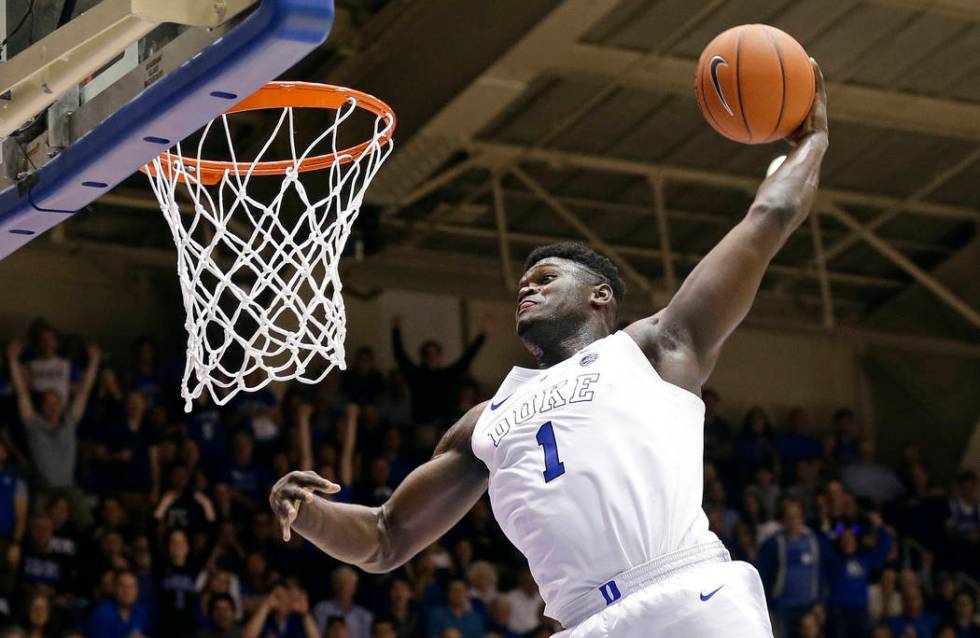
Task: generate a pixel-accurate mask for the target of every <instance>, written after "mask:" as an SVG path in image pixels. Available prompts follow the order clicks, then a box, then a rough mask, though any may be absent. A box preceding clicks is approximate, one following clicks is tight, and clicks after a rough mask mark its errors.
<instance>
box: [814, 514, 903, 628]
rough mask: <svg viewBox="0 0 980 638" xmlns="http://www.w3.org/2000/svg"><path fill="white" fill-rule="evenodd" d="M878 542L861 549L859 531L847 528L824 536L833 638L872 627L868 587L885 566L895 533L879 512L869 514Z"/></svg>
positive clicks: (829, 612)
mask: <svg viewBox="0 0 980 638" xmlns="http://www.w3.org/2000/svg"><path fill="white" fill-rule="evenodd" d="M868 518H869V519H870V520H871V523H872V525H874V531H875V532H876V535H877V542H876V543H875V545H874V547H873V548H872V549H871V550H870V551H866V552H860V551H859V549H860V548H859V543H858V532H857V531H855V530H853V529H850V528H847V529H845V530H844V531H843V532H842V533H841V534H840V536H839V537H838V538H837V542H836V543H834V542H832V541H831V540H830V539H829V538H828V537H827V536H826V535H825V536H822V537H821V540H822V548H823V549H822V553H823V557H824V568H825V573H826V578H827V586H828V588H829V590H830V597H829V600H828V601H827V608H828V616H829V618H828V620H829V623H828V625H829V632H828V636H829V637H830V638H849V637H850V636H865V635H867V634H868V632H869V631H870V628H869V626H868V625H869V618H868V588H869V585H870V582H869V581H870V575H871V573H872V572H873V571H875V570H878V569H881V568H882V567H883V566H884V564H885V562H886V561H887V560H888V554H889V552H891V548H892V535H891V533H889V532H888V530H886V529H885V528H884V527H883V526H882V521H881V516H880V515H879V514H878V513H877V512H872V513H871V514H869V515H868Z"/></svg>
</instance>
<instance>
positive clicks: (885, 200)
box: [468, 141, 980, 223]
mask: <svg viewBox="0 0 980 638" xmlns="http://www.w3.org/2000/svg"><path fill="white" fill-rule="evenodd" d="M468 147H469V148H470V149H471V150H472V151H473V152H474V153H479V154H480V161H483V162H487V163H488V164H494V165H498V164H500V163H502V162H504V161H512V160H513V159H516V158H520V159H522V160H525V161H534V162H544V163H547V164H549V165H552V166H559V167H566V168H578V169H586V170H595V171H603V172H609V173H626V174H630V175H638V176H642V177H649V176H656V175H662V176H663V177H665V178H666V179H668V180H675V181H679V182H690V183H694V184H705V185H707V186H714V187H718V188H729V189H733V190H740V191H743V192H747V193H755V191H756V189H757V188H758V187H759V184H760V183H761V181H762V180H761V178H759V179H757V178H752V177H742V176H740V175H730V174H727V173H720V172H717V171H706V170H699V169H694V168H685V167H679V166H672V165H669V164H655V163H652V162H638V161H635V160H627V159H619V158H615V157H607V156H605V155H590V154H586V153H571V152H568V151H558V150H552V149H541V148H530V147H527V146H520V145H516V144H497V143H493V142H481V141H473V142H470V143H469V144H468ZM820 192H821V193H822V194H823V195H824V196H825V197H828V198H830V199H832V200H834V201H836V202H837V203H838V204H842V205H847V206H864V207H871V208H878V209H889V208H893V207H898V208H900V209H901V210H904V211H906V212H909V213H915V214H917V215H922V216H925V217H941V218H946V219H962V220H968V221H972V222H977V223H980V210H976V209H973V208H968V207H965V206H951V205H947V204H937V203H933V202H924V201H905V200H903V199H901V198H898V197H889V196H886V195H873V194H870V193H860V192H855V191H847V190H839V189H834V188H822V189H821V191H820Z"/></svg>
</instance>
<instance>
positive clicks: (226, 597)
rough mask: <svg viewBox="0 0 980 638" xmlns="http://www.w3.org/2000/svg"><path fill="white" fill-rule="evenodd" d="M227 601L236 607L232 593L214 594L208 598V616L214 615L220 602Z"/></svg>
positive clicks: (233, 607)
mask: <svg viewBox="0 0 980 638" xmlns="http://www.w3.org/2000/svg"><path fill="white" fill-rule="evenodd" d="M220 602H226V603H228V604H229V605H231V608H232V609H235V608H236V607H235V599H234V598H232V597H231V595H230V594H214V595H212V596H211V597H210V598H209V599H208V617H210V616H212V615H214V608H215V607H217V606H218V603H220Z"/></svg>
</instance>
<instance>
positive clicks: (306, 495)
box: [278, 485, 313, 503]
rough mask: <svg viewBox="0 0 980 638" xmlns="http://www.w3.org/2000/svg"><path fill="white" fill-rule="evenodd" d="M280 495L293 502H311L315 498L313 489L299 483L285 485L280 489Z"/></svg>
mask: <svg viewBox="0 0 980 638" xmlns="http://www.w3.org/2000/svg"><path fill="white" fill-rule="evenodd" d="M278 497H279V498H281V499H284V500H289V501H293V502H297V501H298V502H300V503H309V502H310V501H312V500H313V490H312V489H311V488H307V487H299V486H298V485H283V486H282V487H281V488H280V489H279V493H278Z"/></svg>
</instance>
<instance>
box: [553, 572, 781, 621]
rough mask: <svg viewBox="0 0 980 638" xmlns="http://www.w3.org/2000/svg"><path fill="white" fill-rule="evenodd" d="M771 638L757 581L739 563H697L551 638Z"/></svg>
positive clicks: (760, 587)
mask: <svg viewBox="0 0 980 638" xmlns="http://www.w3.org/2000/svg"><path fill="white" fill-rule="evenodd" d="M722 636H724V637H725V638H772V626H771V625H770V624H769V612H768V610H767V609H766V596H765V592H764V591H763V588H762V579H760V578H759V572H757V571H756V570H755V568H754V567H753V566H752V565H750V564H748V563H743V562H740V561H737V562H723V563H703V564H701V565H697V566H694V567H692V568H690V569H685V570H684V571H682V572H680V573H678V574H676V575H673V576H671V577H670V578H668V579H666V580H663V581H661V582H657V583H654V584H652V585H648V586H647V587H644V588H643V589H641V590H640V591H637V592H635V593H633V594H632V595H629V596H626V597H625V598H623V599H622V600H618V601H616V602H615V603H614V604H612V605H610V606H608V607H606V608H605V609H603V610H602V611H600V612H599V613H597V614H593V615H592V616H589V617H588V618H587V619H586V620H584V621H583V622H581V623H579V624H578V625H576V626H575V627H573V628H572V629H567V630H565V631H563V632H561V633H559V634H557V635H556V638H607V637H608V638H720V637H722Z"/></svg>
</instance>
